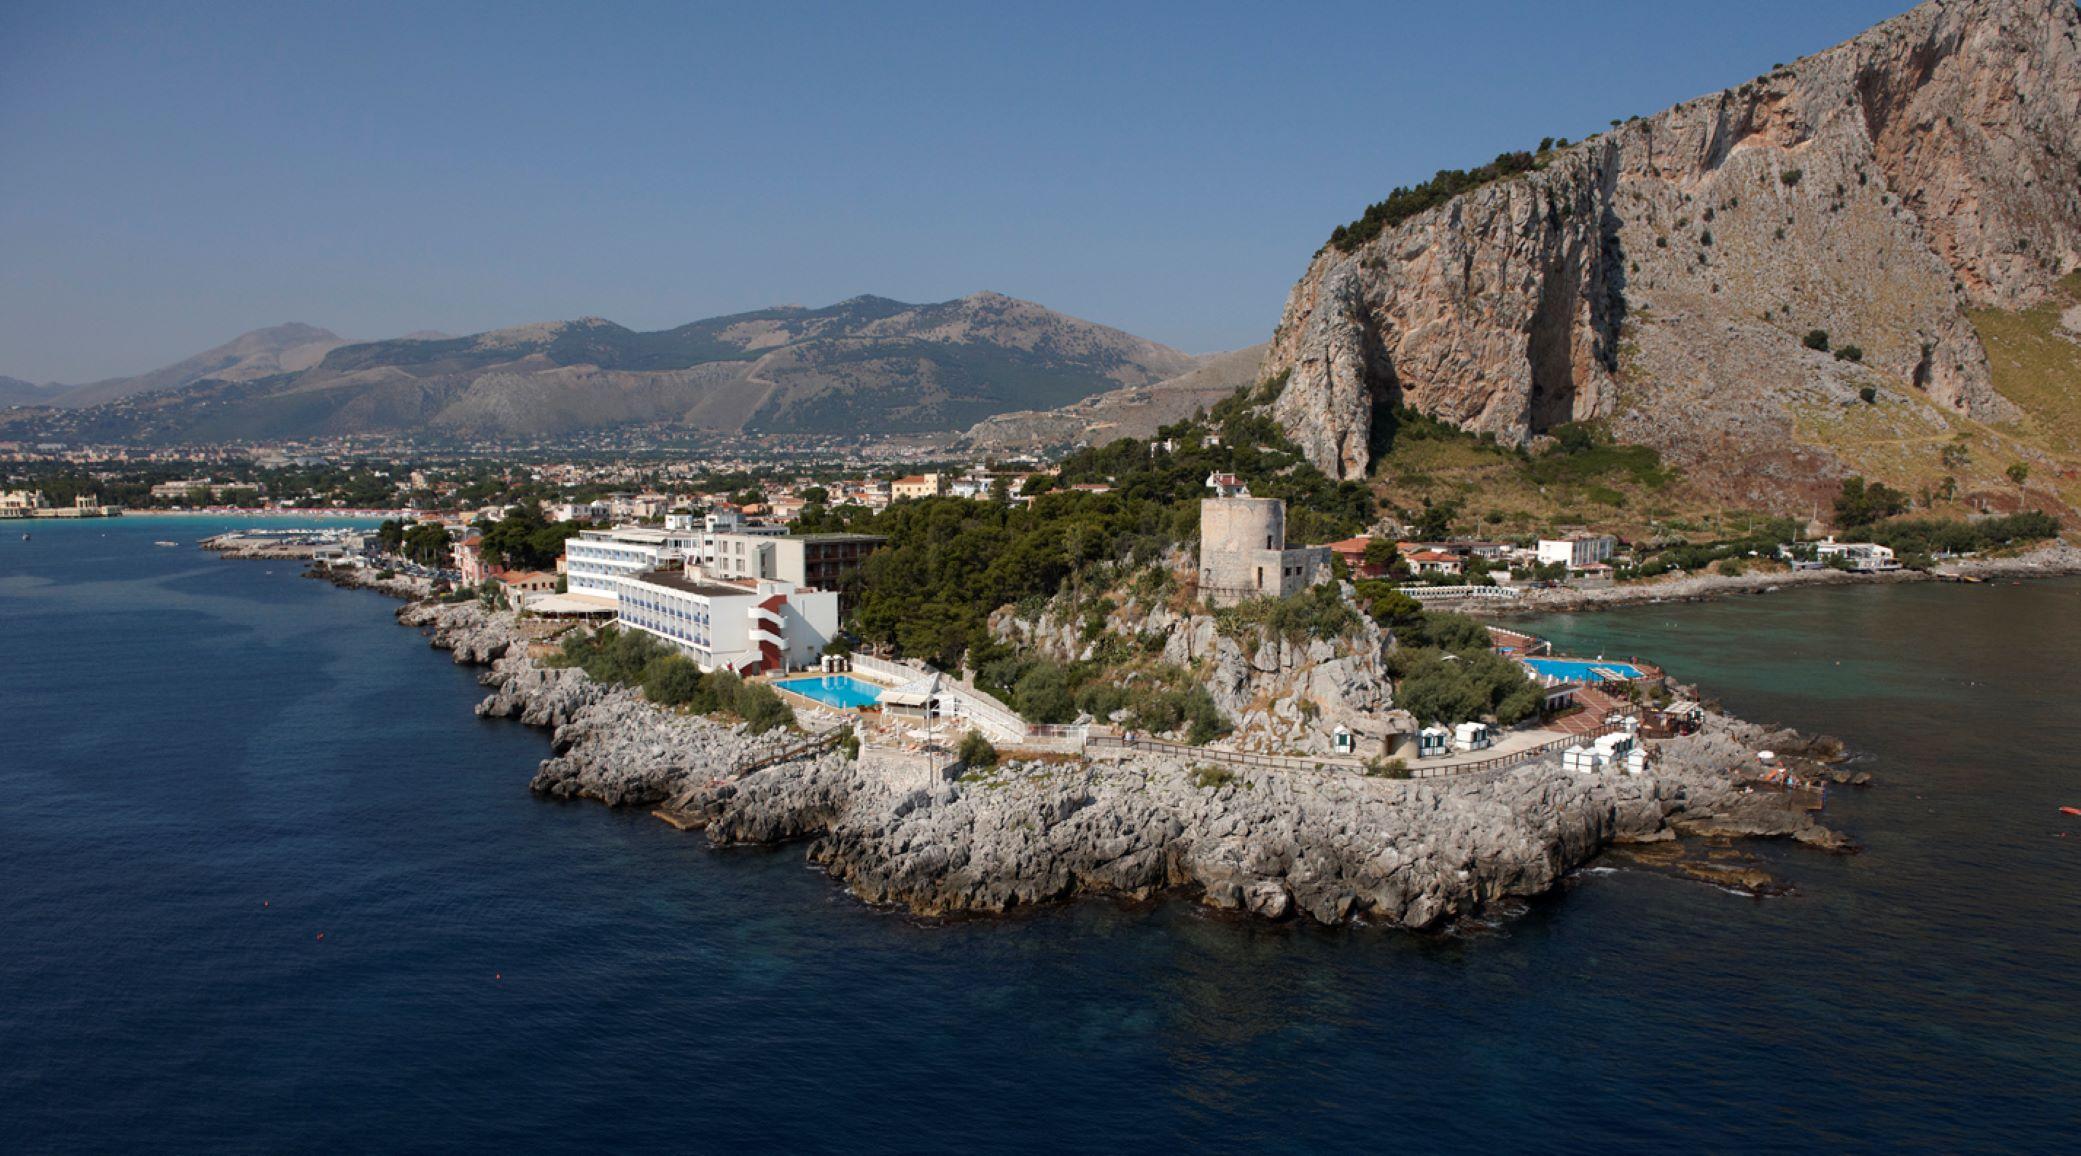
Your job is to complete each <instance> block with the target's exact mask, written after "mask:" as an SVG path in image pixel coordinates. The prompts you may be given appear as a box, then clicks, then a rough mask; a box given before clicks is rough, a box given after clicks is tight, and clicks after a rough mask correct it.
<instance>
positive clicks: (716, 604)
mask: <svg viewBox="0 0 2081 1156" xmlns="http://www.w3.org/2000/svg"><path fill="white" fill-rule="evenodd" d="M618 585H619V589H620V591H621V602H620V608H619V613H618V617H619V620H620V622H621V623H622V625H624V626H627V627H630V628H633V629H636V630H641V631H644V632H645V633H648V634H651V635H653V636H655V637H657V638H660V639H662V640H664V641H665V642H668V643H670V644H672V645H673V646H676V647H678V648H679V649H680V650H682V651H684V652H685V653H686V654H687V656H688V657H689V658H691V659H692V660H693V661H694V662H695V663H697V664H698V665H699V666H700V667H701V669H702V670H725V669H727V670H733V671H736V672H738V673H739V674H758V673H769V672H772V673H778V672H782V671H786V670H791V669H795V668H798V667H805V666H809V665H811V664H813V663H815V662H816V661H817V660H818V659H819V658H820V657H822V655H823V652H824V647H826V646H827V645H829V644H830V642H831V639H832V638H833V637H835V636H836V635H837V633H838V595H837V594H836V593H835V592H833V591H829V590H810V589H806V588H804V587H801V586H798V585H796V584H795V583H792V582H782V581H779V580H776V579H759V580H751V581H728V580H723V579H716V578H711V577H708V576H706V575H703V574H702V573H700V572H699V571H688V570H653V571H646V572H643V573H639V574H635V575H630V576H628V577H626V578H623V579H621V580H620V582H619V584H618Z"/></svg>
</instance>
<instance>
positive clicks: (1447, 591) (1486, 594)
mask: <svg viewBox="0 0 2081 1156" xmlns="http://www.w3.org/2000/svg"><path fill="white" fill-rule="evenodd" d="M1399 589H1400V590H1401V591H1402V593H1404V594H1407V595H1408V596H1409V597H1411V598H1414V599H1416V600H1417V601H1418V602H1451V601H1455V600H1457V599H1461V598H1485V599H1508V598H1517V597H1520V596H1521V595H1520V594H1519V592H1518V591H1517V589H1516V588H1515V587H1511V586H1403V587H1399Z"/></svg>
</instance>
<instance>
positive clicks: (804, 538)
mask: <svg viewBox="0 0 2081 1156" xmlns="http://www.w3.org/2000/svg"><path fill="white" fill-rule="evenodd" d="M788 539H789V540H790V541H794V542H886V541H888V539H887V538H884V537H882V536H881V535H880V534H839V533H832V534H790V535H788Z"/></svg>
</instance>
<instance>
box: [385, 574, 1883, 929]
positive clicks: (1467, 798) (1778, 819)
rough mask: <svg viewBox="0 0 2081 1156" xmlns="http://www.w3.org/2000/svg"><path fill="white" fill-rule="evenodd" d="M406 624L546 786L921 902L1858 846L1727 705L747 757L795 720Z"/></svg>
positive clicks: (1464, 873) (505, 631)
mask: <svg viewBox="0 0 2081 1156" xmlns="http://www.w3.org/2000/svg"><path fill="white" fill-rule="evenodd" d="M398 620H399V621H400V622H401V623H403V624H405V625H407V626H412V627H416V628H419V629H421V630H423V631H425V632H426V634H427V635H428V637H429V640H430V642H431V644H432V645H434V646H435V647H439V648H443V649H446V650H449V651H450V652H451V653H452V654H453V655H454V658H455V660H456V661H457V662H463V663H471V664H477V665H481V666H484V667H485V670H484V672H483V674H482V676H481V681H482V682H483V683H484V684H485V686H486V687H487V688H488V690H489V694H488V696H487V697H486V698H485V700H484V701H483V702H482V703H481V704H479V706H478V708H477V710H478V713H479V714H481V715H485V716H489V717H504V718H512V719H516V720H518V721H521V722H524V723H527V724H529V725H533V726H541V727H545V728H549V729H550V730H551V732H552V737H551V743H552V748H553V754H552V756H551V757H550V758H548V759H546V760H544V761H543V763H542V764H541V766H540V767H539V768H538V769H537V771H536V773H535V775H534V778H533V780H532V782H531V784H530V785H531V787H532V788H533V789H534V790H536V791H538V792H540V793H542V794H545V795H548V796H552V797H556V798H591V799H597V800H599V801H601V802H604V803H607V804H609V805H613V806H645V807H655V808H658V810H659V813H660V815H661V816H662V817H665V818H668V819H670V820H671V821H673V822H674V823H675V824H676V825H678V826H681V827H683V828H687V829H690V830H701V831H703V832H705V834H706V837H707V838H708V839H709V840H710V841H711V842H713V843H715V844H717V845H729V844H740V843H767V844H770V843H780V842H787V841H795V840H806V841H807V842H808V857H809V859H810V861H812V862H814V863H816V864H818V865H819V866H821V867H822V868H823V869H824V870H826V871H828V872H829V873H830V874H831V876H832V877H833V878H834V879H836V880H838V881H839V882H841V883H842V884H844V885H845V886H846V888H847V889H848V890H849V891H850V892H851V893H852V894H854V895H856V896H858V897H859V898H861V899H863V900H865V901H868V902H872V903H879V904H889V905H893V906H897V907H901V908H904V909H907V910H909V911H912V912H915V913H918V914H922V915H953V914H960V913H997V912H1005V911H1009V910H1012V909H1014V908H1019V907H1026V906H1031V905H1035V904H1043V903H1050V902H1057V901H1062V900H1067V899H1070V898H1073V897H1076V896H1079V895H1114V896H1121V897H1127V898H1134V899H1146V898H1151V897H1155V896H1158V895H1161V894H1168V893H1176V894H1180V895H1190V896H1196V897H1197V898H1198V899H1199V900H1200V901H1201V902H1203V903H1206V904H1208V905H1209V906H1212V907H1216V908H1221V909H1228V910H1238V911H1246V912H1250V913H1253V914H1255V915H1260V916H1264V917H1268V918H1282V917H1289V916H1302V917H1306V918H1308V919H1313V920H1317V921H1320V922H1325V923H1337V922H1344V921H1352V920H1357V921H1364V922H1368V923H1377V924H1387V925H1396V926H1404V927H1412V928H1422V927H1433V926H1437V925H1439V924H1441V923H1443V922H1446V921H1449V920H1451V919H1453V918H1455V917H1459V916H1465V915H1470V914H1472V913H1475V912H1478V911H1480V910H1482V909H1483V908H1484V907H1486V906H1488V905H1491V904H1493V903H1496V902H1497V901H1499V900H1505V899H1508V898H1511V897H1522V896H1531V895H1536V894H1539V893H1542V892H1545V891H1547V890H1549V889H1551V888H1552V887H1554V886H1555V885H1556V884H1557V883H1558V882H1559V881H1560V880H1561V879H1562V878H1563V877H1565V876H1566V875H1567V874H1568V873H1569V872H1571V871H1573V870H1575V869H1577V868H1579V867H1581V866H1582V865H1584V864H1586V863H1588V862H1589V861H1590V860H1591V859H1593V858H1595V857H1596V856H1597V855H1599V854H1600V853H1602V852H1604V851H1605V850H1606V849H1608V848H1611V847H1614V846H1619V845H1626V844H1641V843H1659V842H1666V841H1671V840H1677V839H1679V838H1681V837H1683V836H1687V835H1696V836H1700V837H1705V838H1710V839H1715V840H1718V839H1725V838H1731V837H1761V838H1789V839H1794V840H1797V841H1799V842H1802V843H1806V844H1810V845H1812V846H1815V847H1819V848H1824V849H1828V850H1846V849H1848V848H1849V846H1850V844H1849V842H1848V841H1847V840H1846V839H1845V838H1844V837H1843V836H1841V835H1840V834H1838V833H1837V832H1834V831H1831V830H1829V829H1828V828H1826V827H1824V826H1822V825H1821V824H1819V823H1818V822H1817V821H1816V820H1815V818H1814V816H1813V814H1812V813H1811V812H1810V811H1809V810H1807V809H1806V806H1805V803H1806V802H1807V800H1805V799H1802V798H1801V797H1800V796H1798V795H1797V794H1788V793H1785V792H1781V791H1777V790H1773V789H1769V788H1766V787H1760V786H1757V785H1755V784H1753V783H1752V782H1747V781H1744V780H1743V778H1741V777H1740V776H1739V775H1737V774H1736V773H1735V772H1736V770H1737V768H1741V767H1743V766H1745V765H1752V764H1753V751H1754V749H1755V748H1756V747H1757V746H1759V745H1764V744H1771V743H1776V744H1777V745H1779V746H1783V747H1791V746H1794V745H1796V744H1797V739H1796V736H1790V735H1784V734H1777V735H1773V734H1771V733H1769V732H1767V731H1765V730H1764V729H1763V728H1758V727H1753V726H1750V725H1748V724H1744V723H1741V722H1738V721H1736V720H1733V719H1728V718H1724V717H1720V716H1714V718H1713V719H1712V721H1711V723H1710V725H1709V726H1708V727H1707V728H1706V729H1705V730H1704V731H1703V732H1701V733H1700V734H1698V735H1695V736H1691V737H1688V738H1683V739H1676V740H1671V741H1668V742H1666V743H1663V744H1661V749H1660V752H1659V754H1658V757H1657V759H1656V762H1655V764H1654V766H1653V767H1652V768H1651V770H1650V772H1649V773H1648V774H1645V775H1641V776H1628V775H1623V774H1595V775H1584V774H1575V773H1569V772H1564V771H1562V770H1561V769H1560V768H1559V766H1558V765H1557V764H1555V763H1552V762H1539V763H1531V764H1525V765H1521V766H1518V767H1515V768H1511V769H1508V770H1504V771H1497V772H1490V773H1486V774H1478V775H1469V776H1466V777H1463V778H1455V779H1445V780H1429V781H1422V782H1412V781H1408V780H1400V779H1393V778H1386V777H1368V776H1365V775H1358V774H1352V773H1349V772H1342V771H1267V770H1255V769H1252V770H1242V769H1234V768H1225V767H1221V766H1218V765H1216V764H1213V763H1211V762H1202V763H1195V762H1192V761H1189V760H1178V759H1167V758H1152V757H1149V756H1146V755H1142V754H1134V755H1130V756H1126V757H1122V758H1117V759H1103V758H1099V759H1091V760H1081V761H1062V760H1059V759H1054V760H1036V761H1022V760H1017V759H1014V760H1010V761H1007V762H1006V763H1003V764H1000V765H999V766H997V767H995V768H991V769H988V770H983V771H972V772H968V773H964V774H959V775H958V776H956V777H948V776H945V775H942V776H938V777H930V778H928V777H924V776H921V775H919V774H917V773H915V772H914V771H913V770H909V769H904V768H899V767H892V766H889V765H885V764H883V763H882V762H880V761H878V760H877V759H876V758H874V757H873V756H872V754H871V753H870V754H868V755H864V756H862V757H859V758H854V757H851V756H849V755H848V754H847V753H845V752H844V751H843V750H841V749H829V750H823V751H820V752H816V753H812V754H809V755H806V756H804V757H800V758H796V759H791V760H788V761H783V762H779V763H777V764H773V765H768V766H763V767H760V768H759V769H756V770H749V771H741V770H739V768H743V767H746V766H747V765H749V764H754V763H757V762H760V761H762V760H765V759H767V758H770V757H771V756H773V755H774V754H776V753H779V752H781V751H783V750H785V749H786V748H788V747H789V746H790V745H791V744H796V743H800V742H801V739H802V736H801V735H799V734H789V733H786V732H774V733H771V734H768V735H764V736H755V735H751V734H748V733H746V731H745V729H744V728H743V727H742V726H741V725H739V726H733V725H729V724H727V723H724V722H721V721H717V720H714V719H709V718H704V717H698V716H690V715H685V714H681V713H678V712H673V711H668V710H663V709H660V708H657V707H655V706H652V705H651V704H649V703H647V702H645V701H644V700H643V699H642V698H641V697H640V696H639V695H637V694H635V693H633V692H630V691H628V690H623V689H618V688H608V687H603V686H600V685H598V684H595V683H593V682H592V681H591V680H589V679H588V678H587V677H586V676H585V675H584V674H583V673H582V672H579V671H576V670H569V669H558V668H554V667H550V666H547V665H545V664H543V663H542V662H541V661H539V659H538V657H537V655H539V654H542V653H546V648H547V646H548V645H549V644H548V643H546V642H545V641H544V640H543V638H542V634H543V629H544V628H543V626H542V624H540V623H531V622H527V621H523V620H519V619H516V618H514V617H513V616H511V615H508V614H504V613H501V612H495V611H488V610H486V609H485V608H484V607H482V606H480V605H478V604H477V603H475V602H457V603H441V602H431V601H420V602H414V603H411V604H409V605H407V606H405V607H403V608H401V609H400V610H399V612H398Z"/></svg>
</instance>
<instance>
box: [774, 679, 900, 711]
mask: <svg viewBox="0 0 2081 1156" xmlns="http://www.w3.org/2000/svg"><path fill="white" fill-rule="evenodd" d="M773 685H775V686H777V687H779V688H781V689H782V690H791V691H794V692H795V693H796V694H799V695H801V696H802V697H803V698H813V699H815V700H817V701H818V702H820V703H823V704H824V705H826V706H835V707H837V708H838V709H840V710H857V709H859V708H860V707H863V706H873V705H874V703H875V700H876V699H879V698H880V697H881V695H882V688H881V687H880V686H878V685H876V684H874V683H871V682H869V681H867V680H866V679H864V678H856V677H854V676H853V675H850V674H816V675H811V676H809V677H808V678H785V679H781V680H780V681H778V682H775V683H774V684H773Z"/></svg>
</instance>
